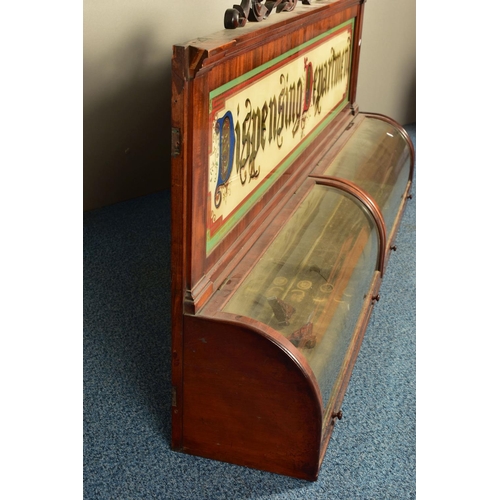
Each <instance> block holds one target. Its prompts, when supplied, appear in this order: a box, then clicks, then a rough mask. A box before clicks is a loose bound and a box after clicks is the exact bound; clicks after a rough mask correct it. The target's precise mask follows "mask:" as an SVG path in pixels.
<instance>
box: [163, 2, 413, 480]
mask: <svg viewBox="0 0 500 500" xmlns="http://www.w3.org/2000/svg"><path fill="white" fill-rule="evenodd" d="M363 5H364V4H363V2H362V1H359V2H352V1H343V0H338V1H326V2H322V3H321V4H314V5H311V6H306V5H304V6H301V7H298V8H297V9H296V11H294V12H291V13H290V17H288V18H287V19H286V20H283V18H282V17H281V18H280V17H279V16H277V18H276V19H275V20H269V24H267V25H266V26H246V27H245V28H241V29H238V33H235V32H234V31H230V32H228V31H225V32H221V33H219V34H215V35H214V36H212V37H207V38H204V39H198V40H194V41H191V42H188V43H187V44H183V45H179V46H176V47H174V57H173V66H172V67H173V87H172V125H173V133H172V137H173V150H172V214H173V216H172V270H173V274H172V300H173V303H172V309H173V312H172V379H173V400H172V447H173V448H174V449H176V450H178V451H183V452H185V453H192V454H195V455H199V456H202V457H207V458H211V459H216V460H222V461H226V462H231V463H235V464H239V465H244V466H248V467H253V468H258V469H262V470H266V471H270V472H275V473H279V474H286V475H289V476H293V477H297V478H304V479H308V480H315V479H316V478H317V477H318V473H319V470H320V466H321V462H322V459H323V456H324V453H325V450H326V447H327V445H328V441H329V438H330V435H331V432H332V430H333V427H334V425H335V423H336V422H337V420H338V419H340V418H341V416H342V412H341V405H342V401H343V398H344V395H345V392H346V389H347V384H348V382H349V378H350V375H351V373H352V369H353V367H354V363H355V360H356V357H357V354H358V351H359V348H360V346H361V342H362V339H363V335H364V331H365V329H366V325H367V322H368V319H369V316H370V313H371V310H372V308H373V307H374V304H375V303H376V302H377V301H378V300H379V298H380V297H379V295H378V291H379V287H380V283H381V280H382V279H383V275H384V270H385V268H386V266H387V263H388V259H389V255H390V251H391V249H394V245H393V241H394V238H395V234H396V231H397V227H398V224H399V220H400V219H401V215H402V212H403V209H404V206H405V203H406V202H407V199H408V198H409V196H410V188H411V182H412V177H413V164H414V151H413V146H412V144H411V141H410V140H409V137H408V136H407V134H406V132H405V131H404V129H403V128H402V127H401V126H400V125H398V124H397V123H395V122H394V121H393V120H391V119H390V118H388V117H385V116H381V115H375V114H364V113H361V112H359V110H358V107H357V105H356V101H355V96H356V80H357V67H358V61H359V51H360V37H361V26H362V14H363ZM195 103H196V104H195Z"/></svg>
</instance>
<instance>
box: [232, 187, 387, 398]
mask: <svg viewBox="0 0 500 500" xmlns="http://www.w3.org/2000/svg"><path fill="white" fill-rule="evenodd" d="M378 245H379V243H378V234H377V229H376V226H375V223H374V222H373V220H372V218H371V215H369V214H368V212H367V211H366V210H365V208H364V207H363V206H362V205H361V203H360V202H359V201H358V200H356V199H355V198H353V197H351V196H350V195H348V194H346V193H344V192H342V191H340V190H337V189H335V188H331V187H327V186H320V185H316V186H315V187H314V188H313V189H312V191H311V192H310V193H309V195H308V196H307V197H306V199H305V200H304V201H303V202H302V203H301V204H300V206H299V208H298V209H297V210H296V212H295V213H294V214H293V215H292V217H291V218H290V219H289V221H288V222H287V223H286V224H285V225H284V227H283V229H282V230H281V231H280V233H279V234H278V236H277V237H276V239H275V240H274V241H273V242H272V243H271V245H270V247H269V248H268V250H267V251H266V252H265V253H264V255H263V256H262V258H261V259H260V261H259V262H258V263H257V264H256V265H255V267H254V268H253V269H252V271H251V272H250V273H249V275H248V276H247V277H246V278H245V279H244V281H243V282H242V283H241V284H240V286H239V288H238V289H237V290H236V292H235V293H234V295H233V296H232V297H231V299H230V300H229V301H228V303H227V304H226V306H225V307H224V311H226V312H230V313H234V314H238V315H243V316H248V317H251V318H254V319H256V320H258V321H260V322H262V323H265V324H267V325H269V326H271V327H272V328H274V329H275V330H277V331H279V332H280V333H281V334H283V335H284V336H285V337H286V338H288V339H289V340H290V341H291V342H292V343H293V344H294V345H295V346H296V347H298V348H299V349H300V350H301V351H302V353H303V354H304V356H305V357H306V359H307V360H308V362H309V364H310V366H311V369H312V370H313V372H314V374H315V376H316V378H317V380H318V383H319V386H320V390H321V393H322V397H323V404H324V405H325V406H326V405H327V403H328V400H329V397H330V393H331V391H332V388H333V386H334V384H335V382H336V381H337V378H338V375H339V374H340V371H341V369H342V365H343V362H344V357H345V355H346V353H347V351H348V348H349V345H350V342H351V338H352V335H353V332H354V327H355V325H356V321H357V319H358V317H359V314H360V312H361V309H362V307H363V303H364V299H365V297H366V294H367V293H368V290H369V288H370V284H371V281H372V278H373V274H374V271H375V269H376V263H377V256H378Z"/></svg>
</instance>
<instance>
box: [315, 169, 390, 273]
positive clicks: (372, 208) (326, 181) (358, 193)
mask: <svg viewBox="0 0 500 500" xmlns="http://www.w3.org/2000/svg"><path fill="white" fill-rule="evenodd" d="M311 178H312V179H314V180H315V181H316V183H317V184H320V185H322V186H330V187H333V188H337V189H340V190H342V191H345V192H346V193H349V194H350V195H351V196H354V197H355V198H356V199H358V200H359V201H360V202H361V203H362V204H363V205H364V206H365V207H366V208H367V210H368V211H369V212H370V214H371V215H372V217H373V219H374V221H375V224H376V226H377V230H378V236H379V244H380V247H379V252H378V259H377V270H378V271H380V273H381V274H383V272H384V267H385V253H386V252H385V251H386V245H387V229H386V226H385V222H384V218H383V216H382V212H381V210H380V208H379V206H378V205H377V203H376V201H375V200H374V199H373V198H372V197H371V196H370V195H369V194H368V193H367V192H366V191H364V190H363V189H361V188H360V187H359V186H357V185H356V184H354V183H353V182H351V181H348V180H345V179H340V178H337V177H328V176H323V175H315V176H311Z"/></svg>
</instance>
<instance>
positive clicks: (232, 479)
mask: <svg viewBox="0 0 500 500" xmlns="http://www.w3.org/2000/svg"><path fill="white" fill-rule="evenodd" d="M406 129H407V130H408V132H409V133H410V136H411V137H412V140H413V141H414V143H415V139H416V126H415V125H411V126H407V127H406ZM412 191H413V199H412V200H410V201H409V203H408V206H407V209H406V212H405V214H404V217H403V220H402V222H401V226H400V231H399V234H398V237H397V241H396V244H397V247H398V249H397V251H396V252H393V254H392V256H391V259H390V262H389V266H388V269H387V272H386V276H385V279H384V281H383V283H382V287H381V290H380V295H381V299H380V302H379V303H378V304H377V305H376V307H375V309H374V312H373V314H372V317H371V320H370V324H369V327H368V329H367V332H366V335H365V340H364V343H363V346H362V348H361V351H360V354H359V358H358V361H357V364H356V366H355V369H354V372H353V376H352V379H351V383H350V385H349V388H348V391H347V394H346V397H345V400H344V404H343V408H342V409H343V414H344V418H343V419H342V420H341V421H340V422H338V424H337V425H336V427H335V431H334V433H333V435H332V439H331V441H330V444H329V447H328V450H327V453H326V456H325V460H324V462H323V466H322V469H321V471H320V475H319V479H318V481H317V482H314V483H310V482H306V481H302V480H296V479H292V478H288V477H282V476H279V475H275V474H270V473H266V472H260V471H256V470H250V469H247V468H244V467H238V466H235V465H229V464H223V463H219V462H215V461H211V460H206V459H202V458H197V457H192V456H188V455H184V454H180V453H175V452H173V451H171V450H170V447H169V443H170V399H171V398H170V395H171V394H170V330H169V325H170V318H169V311H170V255H169V252H170V228H169V219H170V213H169V205H170V198H169V194H168V193H167V192H162V193H158V194H153V195H149V196H145V197H142V198H139V199H136V200H132V201H128V202H124V203H120V204H117V205H114V206H111V207H107V208H104V209H100V210H96V211H92V212H88V213H86V214H85V216H84V346H83V347H84V374H83V375H84V379H83V382H84V415H83V418H84V422H83V423H84V441H83V444H84V457H83V458H84V470H83V479H84V498H85V499H86V500H93V499H106V500H111V499H113V500H115V499H116V500H126V499H127V500H128V499H130V500H132V499H133V500H136V499H165V500H168V499H172V500H182V499H190V500H198V499H200V500H202V499H203V500H205V499H206V500H209V499H214V500H223V499H228V500H239V499H269V500H271V499H272V500H278V499H279V500H292V499H294V500H295V499H300V500H315V499H329V500H334V499H344V500H353V499H363V500H367V499H398V500H402V499H413V498H415V496H416V492H415V489H416V482H415V477H416V471H415V464H416V460H415V446H416V445H415V442H416V440H415V437H416V436H415V434H416V432H415V431H416V429H415V427H416V424H415V422H416V397H415V394H416V392H415V386H416V373H415V372H416V368H415V356H416V349H415V329H416V326H415V325H416V319H415V317H416V311H415V308H416V273H415V247H416V196H415V194H416V190H415V185H414V187H413V190H412Z"/></svg>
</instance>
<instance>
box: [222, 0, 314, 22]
mask: <svg viewBox="0 0 500 500" xmlns="http://www.w3.org/2000/svg"><path fill="white" fill-rule="evenodd" d="M298 1H299V0H267V1H265V0H241V4H240V5H233V8H232V9H227V10H226V12H225V14H224V27H225V28H226V29H235V28H241V27H243V26H245V24H246V23H247V21H251V22H260V21H263V20H264V19H266V18H268V17H269V16H270V15H271V14H272V12H274V11H276V12H291V11H292V10H293V9H295V6H296V5H297V2H298ZM301 1H302V4H304V5H311V0H301Z"/></svg>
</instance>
